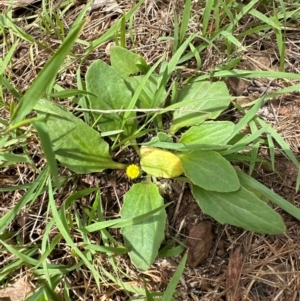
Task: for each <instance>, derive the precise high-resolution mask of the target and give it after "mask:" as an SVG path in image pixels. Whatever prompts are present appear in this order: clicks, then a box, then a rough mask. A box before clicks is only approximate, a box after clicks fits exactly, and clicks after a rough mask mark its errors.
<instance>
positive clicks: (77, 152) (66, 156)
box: [35, 100, 126, 174]
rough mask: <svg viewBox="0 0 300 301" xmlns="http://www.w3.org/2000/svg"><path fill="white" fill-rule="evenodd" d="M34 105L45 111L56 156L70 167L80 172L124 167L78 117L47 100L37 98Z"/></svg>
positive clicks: (103, 142)
mask: <svg viewBox="0 0 300 301" xmlns="http://www.w3.org/2000/svg"><path fill="white" fill-rule="evenodd" d="M35 109H36V110H37V112H39V113H40V114H41V113H43V115H42V116H44V114H46V115H47V117H45V120H46V126H47V134H48V135H49V137H50V140H51V141H52V146H53V149H54V152H55V155H56V158H57V160H59V161H60V162H61V163H62V164H63V165H65V166H67V167H68V168H69V169H71V170H72V171H74V172H76V173H78V174H83V173H91V172H100V171H102V170H104V169H107V168H112V169H125V168H126V165H124V164H121V163H117V162H114V161H113V160H112V159H111V157H110V154H109V147H108V144H107V143H106V142H105V141H104V140H103V139H102V138H101V137H100V135H99V133H98V132H97V131H95V130H94V129H92V128H91V127H90V126H89V125H87V124H86V123H84V122H83V121H82V120H81V119H80V118H78V117H76V116H74V115H73V114H72V113H70V112H67V111H65V110H63V109H62V108H60V107H59V106H58V105H56V104H54V103H53V102H51V101H47V100H40V101H39V103H38V105H37V106H36V107H35Z"/></svg>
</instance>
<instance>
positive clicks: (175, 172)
mask: <svg viewBox="0 0 300 301" xmlns="http://www.w3.org/2000/svg"><path fill="white" fill-rule="evenodd" d="M140 164H141V168H142V170H143V171H145V172H146V173H147V174H149V175H152V176H155V177H162V178H175V177H178V176H180V175H181V174H183V169H182V165H181V161H180V159H179V157H178V156H176V155H175V154H173V153H171V152H169V151H166V150H163V149H159V148H155V147H151V146H142V147H141V162H140Z"/></svg>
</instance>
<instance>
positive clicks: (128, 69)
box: [110, 46, 147, 78]
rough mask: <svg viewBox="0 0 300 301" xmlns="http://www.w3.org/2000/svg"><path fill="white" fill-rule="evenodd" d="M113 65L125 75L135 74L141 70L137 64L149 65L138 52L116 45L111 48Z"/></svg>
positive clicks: (124, 76)
mask: <svg viewBox="0 0 300 301" xmlns="http://www.w3.org/2000/svg"><path fill="white" fill-rule="evenodd" d="M110 61H111V66H112V67H113V68H114V69H115V70H116V71H117V72H118V73H119V74H120V75H121V76H122V77H123V78H126V77H128V76H129V75H132V74H135V73H137V72H139V71H140V69H139V68H138V67H137V64H142V65H145V66H147V63H146V61H145V60H144V59H143V58H142V57H141V56H140V55H138V54H135V53H133V52H132V51H129V50H127V49H125V48H123V47H119V46H114V47H111V49H110Z"/></svg>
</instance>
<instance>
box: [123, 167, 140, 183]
mask: <svg viewBox="0 0 300 301" xmlns="http://www.w3.org/2000/svg"><path fill="white" fill-rule="evenodd" d="M126 174H127V176H128V178H130V179H132V180H133V179H136V178H137V177H138V176H139V175H140V168H139V167H138V166H137V165H136V164H130V165H129V166H128V167H127V168H126Z"/></svg>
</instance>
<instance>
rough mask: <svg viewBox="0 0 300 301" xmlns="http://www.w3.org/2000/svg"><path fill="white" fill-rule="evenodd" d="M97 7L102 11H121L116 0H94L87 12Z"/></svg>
mask: <svg viewBox="0 0 300 301" xmlns="http://www.w3.org/2000/svg"><path fill="white" fill-rule="evenodd" d="M85 2H86V1H85ZM98 8H102V9H103V11H113V12H118V13H120V14H122V13H123V11H122V9H121V8H120V6H119V4H118V3H117V2H116V0H94V1H93V3H92V5H91V7H90V9H89V12H90V11H93V10H96V9H98Z"/></svg>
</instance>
